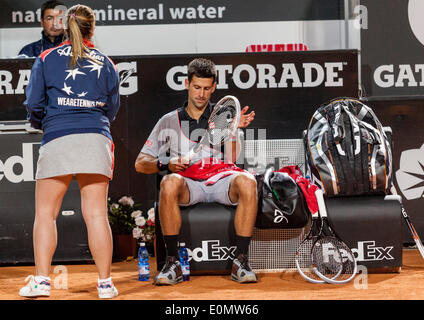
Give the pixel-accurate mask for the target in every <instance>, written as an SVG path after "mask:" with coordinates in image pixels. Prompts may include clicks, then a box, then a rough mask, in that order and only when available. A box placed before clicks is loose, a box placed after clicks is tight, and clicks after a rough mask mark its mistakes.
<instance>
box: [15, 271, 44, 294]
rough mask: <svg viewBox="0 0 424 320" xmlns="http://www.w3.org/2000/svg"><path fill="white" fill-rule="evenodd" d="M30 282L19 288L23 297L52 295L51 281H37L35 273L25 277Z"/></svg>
mask: <svg viewBox="0 0 424 320" xmlns="http://www.w3.org/2000/svg"><path fill="white" fill-rule="evenodd" d="M25 282H28V283H27V285H26V286H25V287H22V288H21V290H19V295H20V296H21V297H28V298H31V297H50V283H49V282H47V281H41V282H37V281H35V277H34V276H33V275H30V276H28V277H27V278H26V279H25Z"/></svg>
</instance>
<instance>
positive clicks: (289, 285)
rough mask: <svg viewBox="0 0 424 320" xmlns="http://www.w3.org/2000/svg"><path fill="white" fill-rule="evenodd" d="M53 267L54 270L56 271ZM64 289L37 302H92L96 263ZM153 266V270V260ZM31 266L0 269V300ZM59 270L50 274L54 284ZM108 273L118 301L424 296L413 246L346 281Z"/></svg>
mask: <svg viewBox="0 0 424 320" xmlns="http://www.w3.org/2000/svg"><path fill="white" fill-rule="evenodd" d="M54 267H56V266H53V268H52V270H53V269H54ZM66 268H67V271H68V289H54V287H53V288H52V293H51V296H50V298H38V299H39V300H49V299H50V300H96V299H98V298H97V290H96V281H97V272H96V267H95V265H94V264H84V265H66ZM151 270H153V273H155V272H156V266H155V260H154V259H151ZM33 271H34V267H33V266H12V267H10V266H6V267H0V299H1V300H19V299H22V298H21V297H19V296H18V291H19V289H20V287H21V286H22V285H23V284H24V279H25V277H26V276H28V275H29V274H32V273H33ZM60 274H61V275H63V273H58V274H51V278H52V284H53V285H54V283H55V280H56V283H58V284H59V285H60V284H63V282H61V281H59V280H60V279H61V278H60V279H59V278H58V279H56V277H58V275H60ZM112 276H113V280H114V283H115V285H116V287H117V288H118V290H119V296H118V297H117V298H115V299H122V300H392V299H396V300H421V299H424V260H423V259H422V258H421V256H420V254H419V252H418V251H417V250H413V249H404V250H403V266H402V269H401V271H400V272H399V273H385V274H383V273H378V274H375V273H371V274H368V279H367V288H366V289H365V288H364V286H365V283H366V282H365V280H364V278H363V277H362V278H356V281H352V282H350V283H348V284H344V285H329V284H312V283H308V282H306V281H305V280H304V279H303V278H301V277H300V276H299V274H298V273H297V272H278V273H261V274H259V282H258V283H255V284H238V283H235V282H233V281H232V280H231V279H230V276H229V275H198V276H192V277H191V279H190V281H188V282H184V283H181V284H178V285H176V286H172V287H157V286H154V285H152V281H151V280H150V281H149V282H141V281H138V279H137V263H136V261H135V260H133V261H128V262H126V261H123V262H116V263H113V265H112Z"/></svg>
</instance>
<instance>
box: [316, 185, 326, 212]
mask: <svg viewBox="0 0 424 320" xmlns="http://www.w3.org/2000/svg"><path fill="white" fill-rule="evenodd" d="M315 197H316V198H317V202H318V210H319V213H320V215H321V217H327V209H326V208H325V202H324V193H323V192H322V190H321V189H318V190H317V191H315Z"/></svg>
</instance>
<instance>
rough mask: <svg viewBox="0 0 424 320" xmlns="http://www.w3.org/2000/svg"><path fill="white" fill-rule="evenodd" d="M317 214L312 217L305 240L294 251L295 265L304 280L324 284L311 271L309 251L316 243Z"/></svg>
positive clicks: (318, 227) (318, 229) (317, 231)
mask: <svg viewBox="0 0 424 320" xmlns="http://www.w3.org/2000/svg"><path fill="white" fill-rule="evenodd" d="M319 221H320V219H319V215H318V212H317V213H316V214H314V215H312V221H311V225H310V229H309V232H308V234H307V235H306V237H305V239H303V241H302V242H301V243H300V245H299V247H298V248H297V250H296V255H295V263H296V268H297V271H298V272H299V274H300V275H301V276H302V278H304V279H305V280H307V281H309V282H312V283H325V281H324V280H322V279H321V278H320V277H319V276H318V275H317V274H316V273H315V272H314V270H313V265H312V256H311V249H312V247H313V245H314V242H315V241H316V239H317V237H318V234H319V231H320V226H319Z"/></svg>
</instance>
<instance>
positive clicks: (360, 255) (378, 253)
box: [316, 241, 394, 263]
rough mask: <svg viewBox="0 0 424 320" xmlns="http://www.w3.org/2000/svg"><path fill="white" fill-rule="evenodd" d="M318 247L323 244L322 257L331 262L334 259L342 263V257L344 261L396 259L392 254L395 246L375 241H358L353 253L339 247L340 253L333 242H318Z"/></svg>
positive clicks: (324, 260) (325, 261)
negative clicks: (385, 245)
mask: <svg viewBox="0 0 424 320" xmlns="http://www.w3.org/2000/svg"><path fill="white" fill-rule="evenodd" d="M316 245H317V246H318V247H319V246H321V250H322V257H323V262H324V263H329V262H331V261H332V260H335V261H336V262H338V263H340V258H341V259H342V260H343V261H347V259H349V260H350V261H353V258H355V260H356V261H358V262H359V261H380V260H394V257H393V256H392V255H391V251H392V250H393V248H394V247H393V246H387V247H378V246H376V244H375V241H358V247H357V248H352V249H351V250H352V253H353V256H354V257H352V254H350V253H348V252H347V251H346V250H343V249H339V252H340V254H339V253H338V251H337V250H336V248H335V247H334V246H333V244H332V243H325V242H324V243H322V244H320V243H317V244H316Z"/></svg>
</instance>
